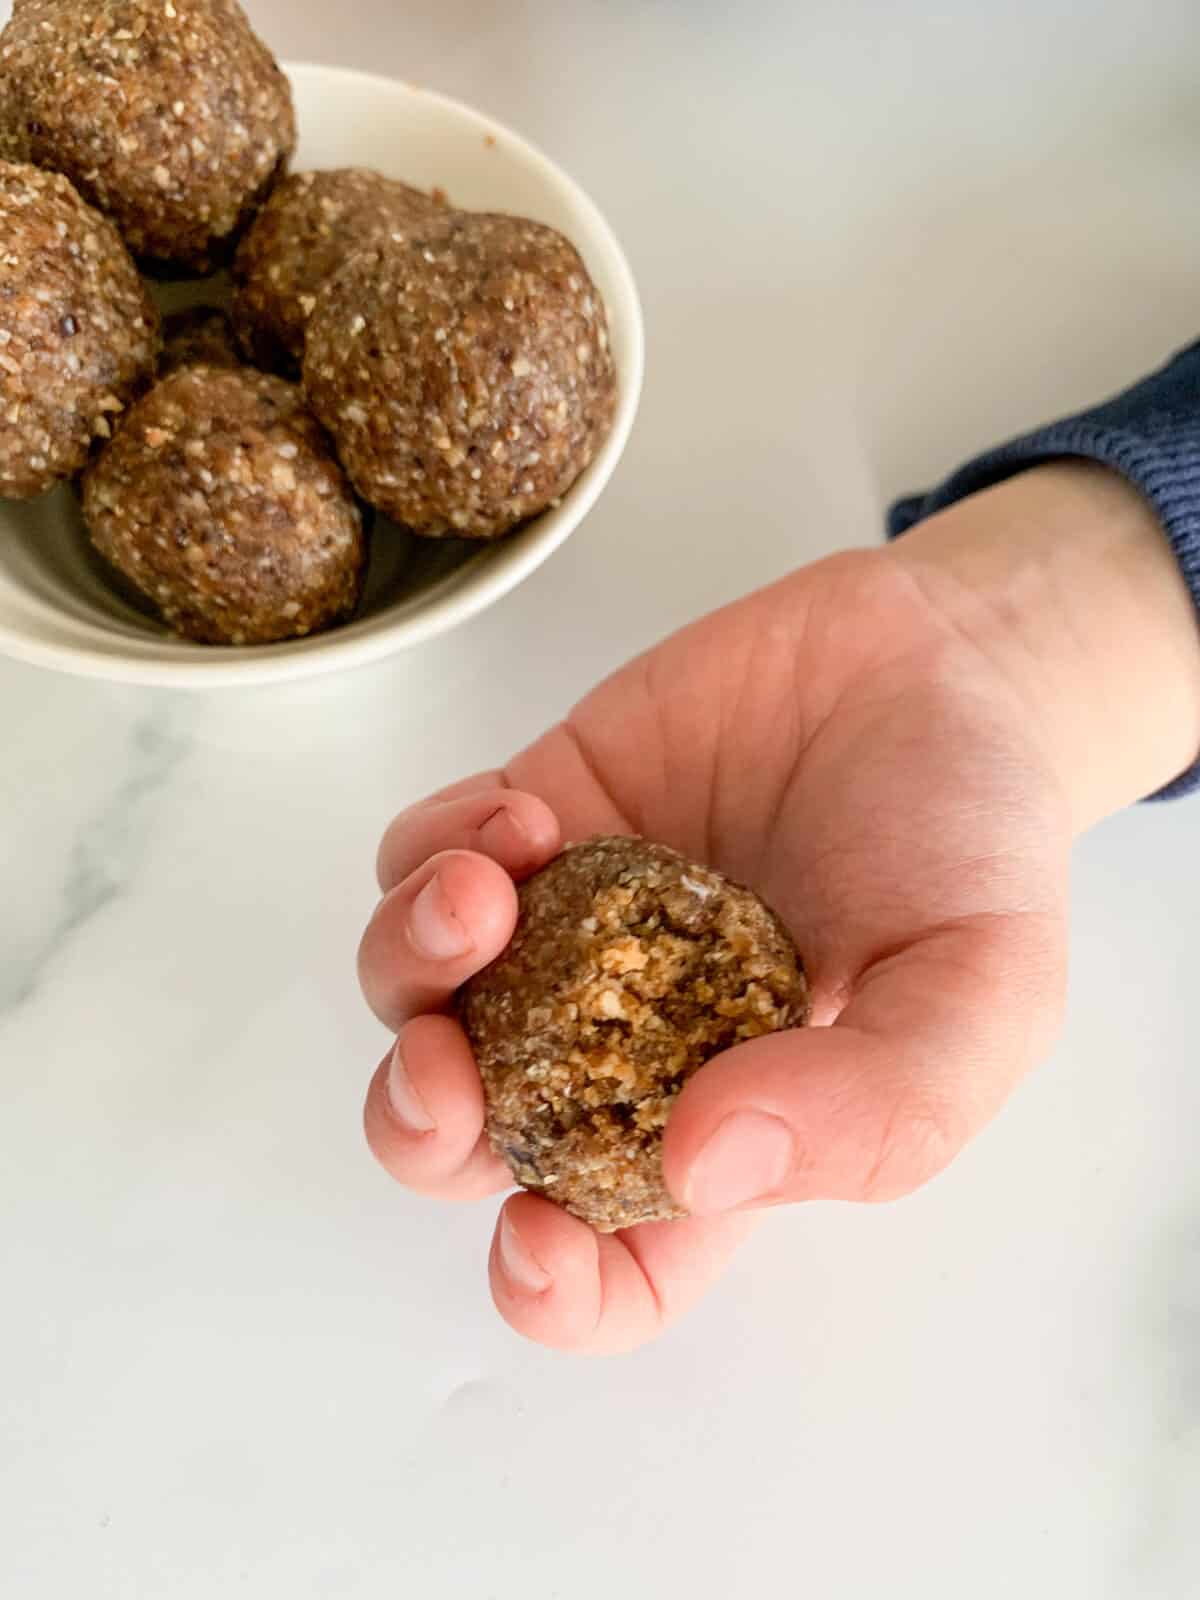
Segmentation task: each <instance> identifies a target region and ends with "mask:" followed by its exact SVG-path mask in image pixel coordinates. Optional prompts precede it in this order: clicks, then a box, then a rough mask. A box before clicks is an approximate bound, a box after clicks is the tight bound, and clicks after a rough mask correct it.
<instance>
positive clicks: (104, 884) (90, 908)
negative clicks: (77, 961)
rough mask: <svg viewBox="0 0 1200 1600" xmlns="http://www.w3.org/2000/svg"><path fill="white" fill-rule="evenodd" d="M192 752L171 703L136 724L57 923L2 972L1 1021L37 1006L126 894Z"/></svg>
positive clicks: (84, 832)
mask: <svg viewBox="0 0 1200 1600" xmlns="http://www.w3.org/2000/svg"><path fill="white" fill-rule="evenodd" d="M188 745H189V741H188V739H187V738H186V737H185V736H184V734H183V732H182V730H181V728H180V727H179V725H178V721H177V719H176V718H175V717H174V716H173V714H172V706H171V704H170V702H169V701H168V700H166V699H160V700H158V701H157V702H156V703H155V704H153V705H152V706H151V707H150V709H149V710H147V711H146V712H145V713H144V714H143V715H142V716H141V717H139V718H138V720H137V721H136V722H134V723H133V724H132V726H131V727H130V729H129V739H128V749H127V752H126V757H125V770H124V776H123V777H122V779H121V781H120V783H119V784H118V785H117V787H116V788H115V789H113V790H112V791H110V793H109V794H108V795H107V797H106V798H105V800H104V803H103V805H102V806H101V808H100V809H99V810H98V811H96V812H94V813H93V814H91V815H86V814H85V815H84V816H83V817H81V819H80V822H79V825H78V828H77V830H76V832H75V837H74V841H73V843H72V845H71V850H70V857H69V861H68V865H67V872H66V879H65V882H64V884H63V887H62V892H61V896H60V903H59V906H58V910H57V914H56V916H55V918H54V920H53V922H52V923H51V925H50V927H49V929H48V930H46V931H44V932H42V933H41V934H40V936H39V937H37V938H36V939H35V940H33V941H31V942H30V944H29V945H28V947H27V948H24V949H22V948H21V947H20V946H18V948H17V950H16V951H15V952H14V953H11V954H9V955H8V956H7V957H6V959H5V961H4V963H3V965H2V966H0V1017H3V1018H6V1019H7V1018H8V1017H9V1016H10V1015H11V1014H12V1013H13V1012H14V1011H15V1010H16V1009H17V1008H18V1007H20V1006H22V1005H24V1004H25V1003H26V1002H27V1001H28V1000H30V999H31V998H32V997H33V996H34V995H35V994H36V993H37V991H38V989H39V987H40V985H41V983H42V980H43V978H44V977H45V975H46V972H47V970H48V968H49V967H50V966H51V965H52V963H53V962H54V961H55V960H56V958H57V957H58V955H59V954H60V952H61V951H62V950H63V949H64V948H65V947H66V945H67V944H68V942H69V941H70V940H71V939H72V937H73V936H74V935H75V934H77V933H78V932H79V930H80V929H81V928H83V927H86V925H87V924H88V923H90V922H91V921H92V920H93V919H94V918H95V917H97V916H98V915H99V914H100V912H102V911H103V910H104V909H105V907H107V906H109V905H111V904H112V903H113V901H114V900H116V899H118V898H119V897H120V895H121V894H123V893H124V891H125V889H126V888H127V886H128V884H129V882H130V880H131V879H132V877H133V875H134V874H135V873H136V871H137V868H138V865H139V863H140V861H141V859H142V855H143V853H144V850H145V845H146V829H147V812H148V809H149V807H150V805H151V803H152V801H153V800H154V798H155V797H156V796H157V794H158V793H159V791H160V790H161V789H162V787H163V785H164V784H165V783H166V782H167V781H168V779H169V778H170V776H171V774H172V772H173V771H174V770H175V768H176V767H177V765H178V764H179V762H180V760H181V759H182V757H183V755H184V753H185V752H186V750H187V748H188Z"/></svg>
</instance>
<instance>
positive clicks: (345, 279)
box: [304, 212, 616, 539]
mask: <svg viewBox="0 0 1200 1600" xmlns="http://www.w3.org/2000/svg"><path fill="white" fill-rule="evenodd" d="M304 384H305V388H306V390H307V392H308V394H309V397H310V400H311V402H312V405H313V409H314V410H315V411H316V413H317V415H318V416H319V417H320V418H321V420H322V422H324V424H325V426H326V427H327V428H328V429H329V431H330V433H331V434H332V435H333V437H334V439H335V441H336V443H337V447H338V453H339V455H340V456H341V458H342V461H343V462H344V463H345V466H346V470H347V471H348V472H349V474H350V477H351V479H352V480H353V482H354V485H355V487H356V488H357V489H358V491H359V493H360V494H361V495H362V496H363V498H364V499H365V500H368V501H370V502H371V504H372V505H374V506H377V507H378V508H379V509H380V510H381V511H384V512H386V513H387V515H388V516H390V517H392V518H394V519H395V520H396V521H397V522H399V523H401V524H403V525H404V526H405V527H407V528H410V529H412V531H413V532H415V533H419V534H424V535H427V536H429V537H434V538H437V537H444V536H448V535H458V536H460V537H466V538H474V539H490V538H495V537H497V536H498V535H500V534H503V533H506V532H508V531H509V530H510V529H512V528H514V527H516V526H517V525H518V524H519V523H521V522H523V521H525V520H526V519H527V518H529V517H532V516H534V515H536V514H537V513H538V512H540V511H544V510H545V509H546V508H547V507H548V506H550V505H553V504H554V503H555V502H556V501H557V500H558V499H559V498H560V497H561V496H562V495H563V494H565V493H566V491H567V490H568V489H569V488H570V486H571V484H572V483H573V482H574V481H575V479H576V478H577V477H578V476H579V474H580V473H581V472H582V471H583V470H584V468H585V467H587V466H588V464H589V463H590V462H591V460H592V458H593V456H594V455H595V453H596V450H597V449H598V448H599V445H600V443H601V441H602V440H603V438H604V436H605V434H606V433H607V432H608V429H609V427H610V425H611V422H612V417H613V409H614V403H615V396H616V376H615V373H614V370H613V361H612V356H611V353H610V350H609V340H608V326H607V320H606V317H605V311H604V305H603V302H602V300H601V297H600V294H599V292H598V290H597V289H596V286H595V285H594V284H593V283H592V281H591V279H590V278H589V277H588V273H587V269H586V267H585V266H584V264H583V262H582V260H581V259H580V257H579V254H578V252H577V251H576V250H575V247H574V246H573V245H572V244H570V243H569V241H568V240H566V239H564V238H563V237H562V235H561V234H559V233H556V232H555V231H554V229H552V228H548V227H544V226H543V225H542V224H540V223H537V222H530V221H526V220H524V219H522V218H518V217H509V216H499V215H491V214H482V213H481V214H475V213H465V212H452V213H448V214H447V215H445V216H442V217H434V218H433V219H431V221H430V223H429V224H428V226H427V227H426V228H424V229H416V230H413V231H412V232H410V233H409V234H407V235H405V236H403V237H402V238H400V239H397V240H389V241H388V242H387V243H386V244H384V245H381V246H379V247H378V248H376V249H368V250H364V251H362V252H360V253H359V254H358V255H356V256H353V257H351V259H350V260H349V261H348V262H347V263H346V265H345V266H344V267H342V268H341V270H340V271H339V272H338V273H337V274H336V275H335V276H334V277H333V278H331V279H330V280H329V282H328V283H327V284H326V286H325V288H324V289H323V290H322V292H321V294H320V295H319V297H318V299H317V304H316V307H315V309H314V311H313V314H312V316H311V318H310V319H309V324H308V335H307V341H306V349H305V358H304Z"/></svg>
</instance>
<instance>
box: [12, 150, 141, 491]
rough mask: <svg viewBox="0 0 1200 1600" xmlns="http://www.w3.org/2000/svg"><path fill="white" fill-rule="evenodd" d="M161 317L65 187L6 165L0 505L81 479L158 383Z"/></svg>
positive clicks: (106, 230) (125, 256) (51, 177)
mask: <svg viewBox="0 0 1200 1600" xmlns="http://www.w3.org/2000/svg"><path fill="white" fill-rule="evenodd" d="M157 354H158V313H157V311H156V310H155V309H154V306H153V304H152V302H151V300H150V298H149V296H148V295H147V294H146V291H145V288H144V287H143V285H142V282H141V279H140V278H139V277H138V274H137V268H136V267H135V266H134V264H133V262H132V260H131V259H130V256H129V252H128V251H127V250H126V248H125V246H124V245H123V244H122V243H121V241H120V239H119V238H118V237H117V233H116V230H115V229H114V228H112V227H111V226H110V225H109V224H108V223H107V222H106V221H105V220H104V218H103V217H101V216H99V215H98V214H97V213H96V212H95V211H93V210H92V209H91V207H90V206H86V205H84V203H83V201H82V200H81V199H80V198H79V196H78V195H77V194H76V193H75V190H74V189H73V188H72V187H71V185H70V184H69V183H68V182H67V180H66V178H63V177H60V176H59V175H58V174H57V173H51V172H41V171H39V170H38V169H37V168H36V167H27V166H15V165H11V164H9V163H7V162H0V497H3V498H5V499H17V500H23V499H27V498H29V497H31V496H33V495H39V494H42V493H44V492H45V491H46V490H47V489H50V488H52V487H53V485H54V484H55V483H57V482H58V481H59V480H61V479H64V478H70V477H73V476H74V475H75V474H76V473H77V472H78V471H79V470H80V469H81V468H82V467H83V465H84V463H85V462H86V461H87V458H88V455H89V452H90V450H91V448H92V445H93V442H94V441H95V440H98V439H106V438H107V437H108V436H109V433H110V432H111V429H112V425H113V422H114V420H115V419H116V417H117V416H118V415H119V414H120V413H121V412H122V411H123V410H124V409H125V407H126V405H127V404H128V403H129V402H130V401H131V400H132V399H133V398H134V397H135V395H136V394H137V392H138V391H139V390H140V389H141V388H143V387H144V386H145V384H146V383H147V382H148V381H149V380H150V377H151V375H152V374H153V371H154V361H155V357H156V356H157Z"/></svg>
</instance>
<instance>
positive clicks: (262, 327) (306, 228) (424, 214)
mask: <svg viewBox="0 0 1200 1600" xmlns="http://www.w3.org/2000/svg"><path fill="white" fill-rule="evenodd" d="M435 210H436V203H435V201H434V200H433V199H432V198H431V197H430V196H429V195H427V194H424V193H423V192H422V191H421V190H420V189H412V188H410V187H409V185H408V184H407V183H400V182H399V181H398V180H397V179H395V178H385V177H384V176H383V175H382V173H379V172H369V171H367V170H366V169H364V168H361V167H342V168H339V169H337V170H334V171H331V172H296V173H293V174H292V175H291V176H290V177H288V178H285V179H284V180H283V181H282V183H280V184H279V185H278V187H277V188H276V189H275V190H274V192H273V193H272V195H271V198H270V199H269V200H268V201H267V203H266V205H265V206H264V207H263V208H262V210H261V211H260V212H259V214H258V216H257V217H256V218H255V219H254V225H253V226H252V227H251V229H250V231H249V232H248V233H247V234H246V236H245V238H244V239H243V240H242V242H241V245H240V246H239V247H238V253H237V256H236V257H235V259H234V264H233V281H234V285H235V294H234V303H233V313H234V321H235V323H236V326H237V333H238V338H239V340H240V342H241V346H242V349H243V351H244V352H245V355H246V358H247V359H248V360H250V361H252V362H253V363H254V365H255V366H257V367H262V368H264V370H267V371H271V372H282V373H284V374H285V375H287V376H292V375H298V374H299V371H300V364H301V362H302V361H303V359H304V330H305V325H306V324H307V322H308V319H309V317H310V316H311V315H312V311H313V307H314V306H315V305H316V300H317V295H318V293H319V292H320V290H321V289H322V288H323V286H324V285H325V283H326V282H327V281H328V279H329V278H330V277H331V276H332V275H333V273H334V272H336V271H337V269H338V268H339V267H340V266H341V265H342V264H343V263H344V262H345V261H346V260H347V259H348V257H350V256H352V255H354V254H355V252H356V251H358V250H362V249H365V248H366V247H368V246H370V245H373V244H376V243H378V242H379V241H380V240H390V239H391V238H392V236H393V235H395V234H401V235H402V234H404V233H405V232H406V231H407V230H408V229H409V228H410V227H412V226H414V225H417V224H420V223H422V222H426V221H428V219H429V217H430V216H431V215H433V214H434V212H435Z"/></svg>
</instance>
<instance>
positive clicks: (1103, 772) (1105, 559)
mask: <svg viewBox="0 0 1200 1600" xmlns="http://www.w3.org/2000/svg"><path fill="white" fill-rule="evenodd" d="M892 553H893V555H894V557H895V558H896V559H897V560H898V561H899V562H900V563H901V564H902V565H903V566H904V567H905V568H906V569H907V570H908V571H909V573H910V575H911V576H912V577H913V578H914V579H915V580H916V581H917V582H918V583H919V584H920V585H921V587H922V588H923V589H924V590H925V592H926V593H927V594H928V595H929V597H930V599H931V600H932V601H933V602H934V603H935V604H936V605H937V607H938V608H939V610H941V611H942V612H943V614H945V615H947V616H948V617H949V618H950V619H951V621H952V622H953V623H954V625H955V627H956V628H958V629H959V630H960V631H962V632H964V633H965V634H966V635H967V636H968V637H969V638H970V639H971V641H972V642H973V643H974V644H975V645H976V646H977V647H978V648H979V649H980V650H982V651H983V652H985V653H986V654H987V656H988V657H989V659H990V660H992V662H993V663H994V664H995V665H996V667H997V668H998V669H999V670H1000V672H1001V673H1002V674H1003V675H1004V677H1005V678H1006V679H1007V680H1008V682H1009V683H1010V684H1011V686H1012V688H1013V689H1014V691H1015V692H1016V694H1017V696H1018V698H1019V700H1020V703H1021V705H1022V707H1023V709H1024V711H1025V713H1026V714H1027V715H1028V718H1029V729H1030V733H1031V735H1032V736H1033V737H1034V738H1036V739H1037V741H1038V742H1039V744H1040V745H1041V746H1042V748H1043V751H1044V754H1045V758H1046V761H1047V763H1048V765H1049V767H1050V769H1051V770H1052V772H1053V774H1054V776H1055V778H1056V780H1057V782H1058V783H1059V785H1060V787H1061V789H1062V792H1063V795H1064V798H1065V801H1066V803H1067V806H1068V808H1069V811H1070V815H1071V818H1072V821H1073V823H1074V826H1075V827H1076V829H1077V830H1082V829H1084V828H1086V827H1088V826H1089V825H1090V824H1091V823H1093V822H1095V821H1098V820H1099V819H1100V818H1101V817H1103V816H1106V815H1107V814H1109V813H1110V812H1112V811H1116V810H1119V809H1120V808H1121V807H1123V806H1125V805H1128V804H1130V803H1131V802H1133V801H1135V800H1138V799H1141V798H1143V797H1144V796H1145V795H1147V794H1151V793H1153V792H1154V791H1155V790H1157V789H1159V788H1161V787H1162V786H1163V785H1164V784H1167V783H1169V782H1170V781H1171V780H1172V779H1173V778H1175V777H1177V776H1178V775H1179V774H1180V773H1181V772H1183V771H1184V770H1186V768H1187V767H1189V766H1190V765H1191V763H1192V762H1193V761H1194V760H1195V758H1196V753H1197V751H1198V750H1200V625H1198V623H1197V616H1196V610H1195V606H1194V604H1193V602H1192V598H1191V596H1190V594H1189V593H1188V590H1187V587H1186V585H1185V583H1184V581H1183V577H1182V575H1181V573H1180V571H1179V567H1178V563H1177V562H1176V560H1175V557H1174V555H1173V553H1172V551H1171V548H1170V546H1169V545H1168V543H1167V540H1166V537H1165V535H1164V534H1163V532H1162V529H1161V527H1160V526H1159V524H1158V521H1157V519H1156V517H1155V515H1154V512H1153V510H1152V508H1151V507H1150V505H1149V504H1148V502H1147V501H1146V500H1145V499H1144V498H1143V497H1142V496H1141V495H1140V494H1139V493H1138V492H1137V490H1136V489H1134V488H1133V487H1132V486H1131V485H1129V484H1128V483H1126V482H1125V480H1124V479H1122V478H1120V477H1119V476H1118V475H1117V474H1115V473H1113V472H1110V471H1109V470H1108V469H1107V468H1104V467H1100V466H1096V465H1095V464H1093V463H1091V462H1085V461H1060V462H1053V463H1049V464H1047V465H1045V466H1040V467H1035V468H1032V469H1030V470H1028V471H1026V472H1023V473H1020V474H1018V475H1017V476H1015V477H1013V478H1010V479H1007V480H1006V481H1005V482H1003V483H1001V484H998V485H996V486H995V487H994V488H992V489H987V490H984V491H983V492H981V493H979V494H976V495H973V496H971V497H970V498H969V499H966V500H962V501H960V502H958V503H957V504H956V505H953V506H951V507H950V508H949V509H948V510H946V511H943V512H940V513H939V514H938V515H937V516H934V517H931V518H929V520H928V521H927V522H924V523H921V524H920V525H918V526H917V527H916V528H914V529H913V530H912V531H911V532H910V533H908V534H906V535H905V536H904V537H903V538H902V539H900V540H899V541H898V542H897V543H896V544H895V545H894V546H892Z"/></svg>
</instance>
